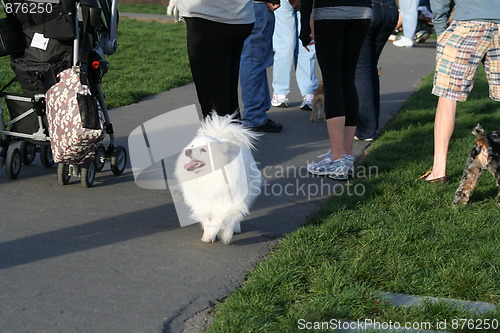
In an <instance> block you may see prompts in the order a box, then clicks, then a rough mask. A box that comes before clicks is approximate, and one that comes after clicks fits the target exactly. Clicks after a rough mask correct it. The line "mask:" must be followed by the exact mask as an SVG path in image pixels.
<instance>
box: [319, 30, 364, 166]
mask: <svg viewBox="0 0 500 333" xmlns="http://www.w3.org/2000/svg"><path fill="white" fill-rule="evenodd" d="M369 25H370V20H319V21H315V22H314V27H315V28H314V29H315V39H316V56H317V58H318V63H319V66H320V68H321V73H322V76H323V84H324V89H325V115H326V118H327V128H328V135H329V138H330V146H331V149H332V152H331V153H332V159H333V160H336V159H341V158H343V156H344V155H351V154H352V141H353V139H354V132H355V130H356V117H357V113H358V96H357V93H356V84H355V80H354V78H355V76H354V75H355V72H356V65H357V61H358V56H359V52H360V50H361V45H362V42H363V40H364V37H365V34H366V31H367V30H368V27H369Z"/></svg>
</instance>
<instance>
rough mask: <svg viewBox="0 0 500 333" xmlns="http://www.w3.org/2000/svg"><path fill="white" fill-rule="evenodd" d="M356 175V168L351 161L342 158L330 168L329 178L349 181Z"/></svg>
mask: <svg viewBox="0 0 500 333" xmlns="http://www.w3.org/2000/svg"><path fill="white" fill-rule="evenodd" d="M352 173H354V167H353V166H352V164H351V162H350V161H349V160H346V159H345V158H341V159H338V160H335V161H333V162H332V164H330V166H329V167H328V177H329V178H331V179H336V180H348V179H349V177H352V176H351V174H352Z"/></svg>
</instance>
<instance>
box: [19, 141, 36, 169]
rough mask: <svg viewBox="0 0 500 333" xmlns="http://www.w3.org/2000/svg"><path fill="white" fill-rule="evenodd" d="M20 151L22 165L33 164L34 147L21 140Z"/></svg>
mask: <svg viewBox="0 0 500 333" xmlns="http://www.w3.org/2000/svg"><path fill="white" fill-rule="evenodd" d="M20 149H21V158H22V161H23V164H24V165H30V164H31V163H33V161H34V160H35V157H36V145H34V144H32V143H30V142H28V141H24V140H23V141H21V145H20Z"/></svg>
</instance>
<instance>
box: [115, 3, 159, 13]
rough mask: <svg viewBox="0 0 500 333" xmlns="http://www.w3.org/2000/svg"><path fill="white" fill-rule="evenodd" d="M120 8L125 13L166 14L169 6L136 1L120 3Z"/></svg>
mask: <svg viewBox="0 0 500 333" xmlns="http://www.w3.org/2000/svg"><path fill="white" fill-rule="evenodd" d="M118 10H119V11H120V12H123V13H141V14H159V15H166V13H167V7H166V6H162V5H143V4H136V3H120V4H119V5H118Z"/></svg>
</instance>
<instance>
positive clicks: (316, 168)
mask: <svg viewBox="0 0 500 333" xmlns="http://www.w3.org/2000/svg"><path fill="white" fill-rule="evenodd" d="M318 157H319V158H321V157H324V159H322V160H321V161H319V162H315V163H309V164H308V165H307V171H309V172H310V173H312V174H313V175H318V176H325V175H327V174H328V166H329V165H330V164H332V158H331V155H330V151H328V152H327V153H325V154H322V155H319V156H318Z"/></svg>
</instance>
